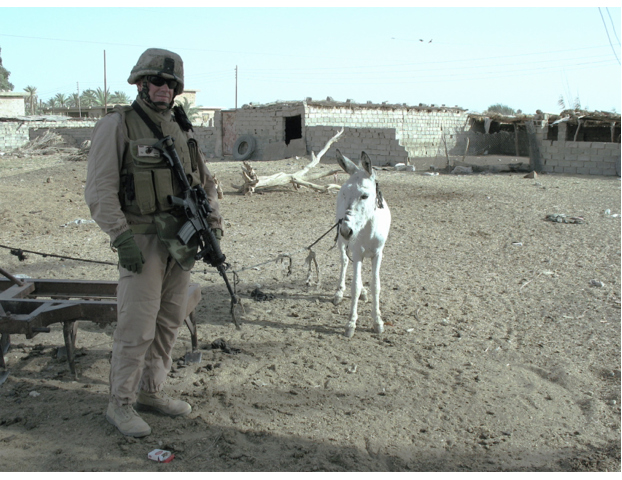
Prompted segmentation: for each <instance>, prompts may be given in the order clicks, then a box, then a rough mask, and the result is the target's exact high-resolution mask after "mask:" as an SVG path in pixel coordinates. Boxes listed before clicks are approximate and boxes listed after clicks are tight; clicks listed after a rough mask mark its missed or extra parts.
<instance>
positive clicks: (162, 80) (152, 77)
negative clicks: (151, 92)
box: [147, 75, 179, 90]
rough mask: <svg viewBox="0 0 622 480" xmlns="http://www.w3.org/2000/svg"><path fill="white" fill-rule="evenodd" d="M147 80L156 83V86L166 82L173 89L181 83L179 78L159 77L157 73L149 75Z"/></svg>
mask: <svg viewBox="0 0 622 480" xmlns="http://www.w3.org/2000/svg"><path fill="white" fill-rule="evenodd" d="M147 81H148V82H149V83H151V84H152V85H155V86H156V87H161V86H162V85H164V84H165V83H166V85H168V88H170V89H171V90H175V88H177V85H179V82H178V81H177V80H173V79H172V78H170V79H169V78H162V77H158V76H157V75H148V76H147Z"/></svg>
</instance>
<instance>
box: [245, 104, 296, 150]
mask: <svg viewBox="0 0 622 480" xmlns="http://www.w3.org/2000/svg"><path fill="white" fill-rule="evenodd" d="M297 115H300V116H301V123H302V129H303V131H304V128H305V118H304V117H305V110H304V105H303V103H302V102H292V103H280V104H273V105H265V106H257V107H244V108H241V109H238V110H237V111H236V112H235V122H234V129H235V135H236V138H238V137H240V136H241V135H250V136H252V137H253V138H254V139H255V142H256V147H255V151H254V152H253V154H252V155H251V157H250V159H249V160H278V159H280V158H286V157H285V155H287V154H288V149H287V145H286V144H285V117H294V116H297ZM303 138H304V134H303ZM298 154H299V155H305V154H306V150H305V149H303V151H300V152H298Z"/></svg>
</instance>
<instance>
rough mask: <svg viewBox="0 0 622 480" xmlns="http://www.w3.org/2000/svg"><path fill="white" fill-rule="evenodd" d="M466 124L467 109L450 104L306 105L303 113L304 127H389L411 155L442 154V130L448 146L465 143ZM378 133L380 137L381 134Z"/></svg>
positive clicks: (315, 146) (409, 155) (427, 155)
mask: <svg viewBox="0 0 622 480" xmlns="http://www.w3.org/2000/svg"><path fill="white" fill-rule="evenodd" d="M467 124H468V117H467V115H466V111H464V110H462V109H459V108H449V107H400V106H393V105H391V106H381V105H370V106H366V105H354V106H351V107H347V106H337V107H332V106H331V107H329V106H317V105H307V114H306V126H307V129H309V127H316V126H333V127H341V126H346V127H350V128H355V129H373V130H378V131H386V130H392V131H393V132H394V137H393V138H394V139H396V140H398V142H399V145H401V146H402V147H403V149H404V150H405V151H406V153H407V156H408V157H410V158H414V157H432V156H435V155H437V154H444V151H445V145H444V143H443V134H444V138H445V142H446V143H447V149H448V150H451V149H452V148H454V147H456V146H458V147H459V146H460V145H461V144H463V145H466V137H464V129H465V126H466V125H467ZM378 137H382V134H379V135H378ZM384 140H388V139H387V138H384ZM340 142H341V141H340ZM308 143H309V139H308V138H307V144H308ZM307 146H308V147H309V149H311V147H310V146H309V145H307ZM312 147H313V149H316V148H317V145H316V144H313V146H312ZM463 148H464V147H463ZM340 150H341V149H340ZM385 150H386V149H385ZM391 151H392V152H393V151H394V150H391ZM359 154H360V152H359ZM393 163H395V162H393Z"/></svg>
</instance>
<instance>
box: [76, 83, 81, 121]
mask: <svg viewBox="0 0 622 480" xmlns="http://www.w3.org/2000/svg"><path fill="white" fill-rule="evenodd" d="M76 85H78V117H80V118H82V109H81V108H80V82H76Z"/></svg>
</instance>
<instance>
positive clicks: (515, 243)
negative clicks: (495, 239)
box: [512, 242, 523, 247]
mask: <svg viewBox="0 0 622 480" xmlns="http://www.w3.org/2000/svg"><path fill="white" fill-rule="evenodd" d="M512 245H514V246H515V247H522V246H523V242H512Z"/></svg>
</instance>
